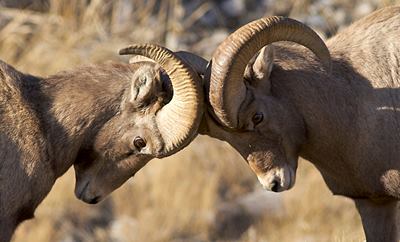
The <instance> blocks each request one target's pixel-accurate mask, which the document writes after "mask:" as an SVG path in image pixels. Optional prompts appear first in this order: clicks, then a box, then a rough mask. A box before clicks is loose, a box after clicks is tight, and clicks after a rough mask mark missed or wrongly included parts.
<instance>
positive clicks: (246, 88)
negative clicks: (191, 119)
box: [200, 6, 400, 241]
mask: <svg viewBox="0 0 400 242" xmlns="http://www.w3.org/2000/svg"><path fill="white" fill-rule="evenodd" d="M277 41H291V42H295V43H298V44H300V45H303V46H305V47H307V48H308V49H310V50H311V51H312V52H313V53H314V54H315V55H316V56H317V57H318V59H317V58H315V56H314V55H313V54H311V52H309V51H308V50H307V49H305V48H303V47H300V46H294V45H288V44H282V45H274V46H272V45H270V44H272V43H274V42H277ZM260 50H261V51H260ZM254 55H255V57H253V56H254ZM205 81H206V83H208V85H207V88H208V93H207V94H208V98H207V100H208V102H209V105H208V110H207V112H206V118H205V122H204V124H202V125H201V129H200V130H201V132H202V133H204V134H208V135H210V136H212V137H216V138H218V139H221V140H224V141H227V142H228V143H230V144H231V145H232V146H233V147H234V148H235V149H236V150H237V151H238V152H239V153H240V154H241V155H242V156H243V157H244V158H245V159H246V160H247V162H248V163H249V165H250V167H251V169H252V170H253V171H254V172H255V173H256V174H257V176H258V178H259V180H260V182H261V183H262V184H263V186H264V187H265V188H266V189H268V190H272V191H275V192H280V191H284V190H287V189H290V188H291V187H292V186H293V185H294V183H295V177H296V176H295V175H296V168H297V162H298V157H299V156H301V157H304V158H305V159H307V160H309V161H311V162H312V163H313V164H314V165H315V166H316V167H317V169H318V170H319V171H320V172H321V174H322V176H323V178H324V180H325V182H326V184H327V185H328V187H329V188H330V190H331V191H332V192H333V193H334V194H338V195H343V196H346V197H350V198H352V199H354V201H355V205H356V207H357V209H358V211H359V213H360V215H361V219H362V223H363V227H364V231H365V234H366V238H367V240H368V241H397V239H399V237H398V229H399V228H398V226H397V221H396V219H397V216H398V215H397V214H398V208H397V206H398V200H399V199H400V7H399V6H397V7H389V8H384V9H382V10H379V11H376V12H375V13H373V14H371V15H369V16H367V17H365V18H363V19H361V20H359V21H357V22H356V23H354V24H352V25H351V26H350V27H348V28H347V29H345V30H343V31H341V32H340V33H339V34H337V35H336V36H334V37H333V38H331V39H329V40H328V41H327V44H326V45H325V44H324V42H323V41H322V40H321V39H320V38H319V37H318V35H317V34H316V33H315V32H314V31H312V30H311V29H310V28H308V27H307V26H305V25H303V24H301V23H299V22H297V21H295V20H292V19H289V18H283V17H266V18H262V19H259V20H256V21H254V22H252V23H249V24H247V25H245V26H243V27H242V28H240V29H238V30H237V31H236V32H234V33H233V34H232V35H230V36H229V37H228V38H227V39H226V40H225V41H224V42H223V43H222V44H221V45H220V46H219V47H218V48H217V50H216V51H215V52H214V55H213V57H212V60H211V62H210V65H209V68H208V70H207V73H206V75H205Z"/></svg>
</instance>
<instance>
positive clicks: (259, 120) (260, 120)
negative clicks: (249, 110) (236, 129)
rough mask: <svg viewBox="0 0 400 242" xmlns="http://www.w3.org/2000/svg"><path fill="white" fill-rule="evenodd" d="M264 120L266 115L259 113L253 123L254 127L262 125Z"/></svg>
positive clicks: (254, 117) (255, 115)
mask: <svg viewBox="0 0 400 242" xmlns="http://www.w3.org/2000/svg"><path fill="white" fill-rule="evenodd" d="M263 119H264V115H263V114H262V113H261V112H257V113H255V114H254V116H253V118H252V121H253V123H254V125H257V124H259V123H261V122H262V121H263Z"/></svg>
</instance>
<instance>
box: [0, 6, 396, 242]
mask: <svg viewBox="0 0 400 242" xmlns="http://www.w3.org/2000/svg"><path fill="white" fill-rule="evenodd" d="M396 3H400V1H399V0H394V1H391V0H364V1H359V0H356V1H351V0H279V1H278V0H222V1H217V0H214V1H211V0H209V1H207V0H193V1H189V0H162V1H161V0H148V1H145V0H142V1H139V0H115V1H111V0H0V58H1V59H2V60H4V61H6V62H8V63H10V64H12V65H14V66H16V67H17V69H19V70H21V71H24V72H29V73H31V74H35V75H42V76H46V75H49V74H54V73H55V72H57V71H60V70H64V69H69V68H73V67H75V66H78V65H81V64H85V63H93V62H95V63H99V62H105V61H109V60H114V61H127V59H124V58H122V57H120V56H118V55H117V50H118V49H120V48H122V47H124V46H126V45H128V44H130V43H140V42H151V43H158V44H162V45H165V46H167V47H169V48H171V49H172V50H189V51H192V52H195V53H197V54H200V55H202V56H203V57H205V58H210V56H211V54H212V52H213V51H214V49H215V48H216V46H217V45H218V44H219V43H220V42H221V41H222V40H223V39H224V38H226V37H227V35H228V34H229V33H231V32H232V31H234V30H235V29H237V28H238V27H240V26H241V25H243V24H245V23H247V22H249V21H251V20H254V19H256V18H259V17H262V16H265V15H285V16H290V17H293V18H296V19H298V20H300V21H303V22H304V23H306V24H308V25H310V26H311V27H312V28H313V29H315V30H316V31H317V32H318V33H319V34H320V35H321V36H322V37H323V38H329V37H330V36H332V35H334V34H335V33H336V32H337V31H339V30H340V29H341V28H343V27H345V26H347V25H349V24H350V23H351V22H353V21H355V20H357V19H359V18H361V17H363V16H365V15H367V14H369V13H370V12H372V11H374V10H375V9H377V8H381V7H384V6H387V5H393V4H396ZM74 182H75V181H74V173H73V171H72V170H70V171H68V172H67V173H66V174H65V175H64V176H63V177H62V178H60V179H59V180H58V181H57V183H56V185H55V186H54V188H53V189H52V191H51V193H50V195H49V196H48V197H47V198H46V199H45V201H44V202H43V203H42V204H41V205H40V206H39V208H38V210H37V211H36V218H35V219H33V220H30V221H27V222H25V223H23V224H22V225H21V226H20V227H19V228H18V230H17V233H16V235H15V236H14V239H13V241H41V242H46V241H62V242H75V241H85V242H89V241H115V242H125V241H149V242H151V241H175V242H178V241H179V242H183V241H193V242H201V241H249V242H250V241H251V242H253V241H362V240H364V236H363V232H362V228H361V223H360V219H359V217H358V215H357V213H356V210H355V207H354V205H353V203H352V201H351V200H349V199H346V198H344V197H337V196H332V194H331V193H330V192H329V190H328V189H327V188H326V186H325V184H324V182H323V180H322V178H321V176H320V175H319V173H318V172H317V171H316V169H315V168H314V167H313V166H312V165H311V164H310V163H309V162H307V161H304V160H301V161H300V166H299V169H298V175H297V182H296V186H295V187H294V188H293V189H292V190H290V191H287V192H283V193H280V194H274V193H269V192H266V191H263V190H262V189H261V186H260V185H259V184H258V182H257V180H256V177H255V175H253V174H252V173H251V171H250V169H249V168H248V167H247V164H246V163H245V161H244V160H243V159H242V158H241V157H239V155H238V154H237V153H236V152H235V151H234V150H233V149H232V148H230V147H229V145H227V144H226V143H223V142H221V141H217V140H213V139H211V138H208V137H204V136H199V137H198V138H196V140H195V141H194V142H193V143H192V144H191V145H190V146H188V147H187V148H186V149H184V150H183V151H182V152H180V153H178V154H177V155H174V156H173V157H170V158H167V159H163V160H153V161H151V162H150V163H149V164H148V165H147V166H146V167H145V168H144V169H143V170H141V171H140V172H139V173H138V174H137V175H136V176H135V177H134V178H132V179H130V180H129V181H128V182H127V183H126V184H125V185H123V186H122V187H121V188H120V189H118V190H117V191H115V192H114V193H113V195H112V196H110V197H109V198H107V199H106V200H105V201H103V202H102V203H100V204H98V205H86V204H84V203H83V202H81V201H79V200H77V199H76V198H75V196H74V194H73V189H74Z"/></svg>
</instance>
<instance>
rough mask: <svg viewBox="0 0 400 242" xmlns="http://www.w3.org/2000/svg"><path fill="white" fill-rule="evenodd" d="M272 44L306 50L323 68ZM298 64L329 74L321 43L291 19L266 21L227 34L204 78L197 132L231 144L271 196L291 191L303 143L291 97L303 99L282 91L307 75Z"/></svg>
mask: <svg viewBox="0 0 400 242" xmlns="http://www.w3.org/2000/svg"><path fill="white" fill-rule="evenodd" d="M277 41H291V42H295V43H298V44H300V45H303V46H305V47H307V48H308V49H310V50H311V51H312V52H313V53H314V54H315V55H316V56H317V57H319V59H320V61H321V63H322V65H321V63H320V62H318V61H317V60H315V58H314V56H313V55H310V54H309V53H307V51H305V49H304V48H298V47H288V48H286V47H279V48H277V49H276V50H275V51H274V47H273V46H272V45H270V44H272V43H274V42H277ZM305 58H307V61H306V59H305ZM310 60H311V61H310ZM302 62H304V63H306V62H307V63H315V66H314V67H312V68H314V69H318V70H319V71H320V72H323V69H322V68H321V67H322V66H325V67H326V68H327V69H330V65H331V60H330V54H329V51H328V49H327V47H326V46H325V44H324V42H323V41H322V40H321V39H320V38H319V37H318V35H317V34H316V33H315V32H314V31H313V30H311V29H310V28H309V27H307V26H305V25H303V24H301V23H299V22H297V21H295V20H292V19H289V18H283V17H267V18H262V19H259V20H256V21H254V22H252V23H249V24H247V25H245V26H243V27H242V28H240V29H238V30H237V31H236V32H234V33H233V34H232V35H230V36H229V37H228V38H227V39H226V40H225V41H224V42H223V43H222V44H221V45H220V46H219V47H218V48H217V50H216V51H215V52H214V55H213V58H212V61H211V63H210V65H209V69H208V71H207V73H206V75H205V82H206V83H208V85H207V88H208V92H207V99H208V102H209V104H208V110H207V112H206V119H205V120H206V125H204V127H202V131H201V132H202V133H205V134H208V135H210V136H213V137H216V138H218V139H221V140H224V141H227V142H228V143H229V144H231V145H232V146H233V147H234V148H235V149H236V150H237V151H239V153H240V154H241V155H242V156H243V157H244V158H245V159H246V160H247V162H248V163H249V165H250V167H251V169H252V170H253V171H254V172H255V173H256V174H257V176H258V178H259V180H260V182H261V183H262V184H263V186H264V187H265V188H266V189H268V190H272V191H275V192H277V191H284V190H287V189H289V188H291V187H292V186H293V184H294V182H295V173H296V168H297V160H298V156H299V149H300V146H301V145H302V144H303V142H304V140H305V135H306V127H305V124H304V122H303V119H302V117H301V115H300V114H299V112H298V111H299V110H297V108H296V106H297V105H296V103H293V99H291V98H290V95H302V94H296V90H292V89H287V88H286V86H289V85H288V83H290V82H299V85H301V79H302V78H304V77H303V75H304V71H307V70H304V68H308V69H309V71H311V69H312V68H311V67H306V65H303V64H302ZM302 68H303V70H302ZM310 68H311V69H310ZM303 99H304V98H303Z"/></svg>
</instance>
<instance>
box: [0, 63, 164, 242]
mask: <svg viewBox="0 0 400 242" xmlns="http://www.w3.org/2000/svg"><path fill="white" fill-rule="evenodd" d="M165 78H166V77H165V76H164V75H163V74H162V73H161V70H160V67H159V66H157V65H156V64H154V63H150V62H142V63H135V64H131V65H129V64H115V63H114V64H103V65H92V66H86V67H82V68H78V69H76V70H72V71H67V72H61V73H59V74H57V75H54V76H50V77H48V78H39V77H34V76H30V75H25V74H22V73H20V72H18V71H17V70H15V69H14V68H13V67H11V66H9V65H7V64H6V63H4V62H0V241H9V240H10V238H11V236H12V233H13V231H14V230H15V228H16V226H17V225H18V224H19V223H20V222H22V221H23V220H25V219H29V218H32V217H33V214H34V210H35V208H36V207H37V206H38V205H39V203H40V202H41V201H42V200H43V199H44V198H45V196H46V195H47V194H48V192H49V191H50V189H51V187H52V186H53V184H54V182H55V180H56V179H57V178H58V177H59V176H61V175H62V174H64V173H65V172H66V171H67V169H68V168H69V167H71V166H72V165H73V164H74V163H75V169H76V174H77V184H76V194H77V196H79V197H80V198H81V199H83V200H85V201H86V202H97V201H99V200H100V199H101V198H103V197H104V196H105V195H107V194H108V193H109V192H111V191H112V190H114V189H115V188H117V187H119V186H120V185H121V184H122V183H123V182H124V181H125V180H126V179H128V178H129V177H131V176H132V175H133V174H135V172H136V171H137V170H138V169H140V168H141V167H142V166H143V165H144V164H146V163H147V162H148V161H149V160H150V159H151V158H153V157H156V156H157V154H158V152H159V151H160V150H161V149H162V147H163V145H164V143H163V140H162V138H161V136H160V134H159V132H158V129H157V126H156V123H155V121H154V117H155V113H156V112H157V111H158V110H159V109H160V107H161V106H162V105H163V104H164V102H165V101H167V100H168V98H170V97H169V96H170V95H167V94H168V93H170V91H169V90H166V89H165V87H164V85H163V83H164V82H167V81H166V80H167V79H165ZM143 80H147V81H143ZM137 93H139V95H136V94H137ZM134 94H135V96H134ZM136 136H141V137H142V138H144V139H145V140H146V142H147V145H146V147H145V148H143V149H142V150H137V149H136V148H135V147H134V145H133V139H134V138H135V137H136ZM122 170H123V171H122Z"/></svg>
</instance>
